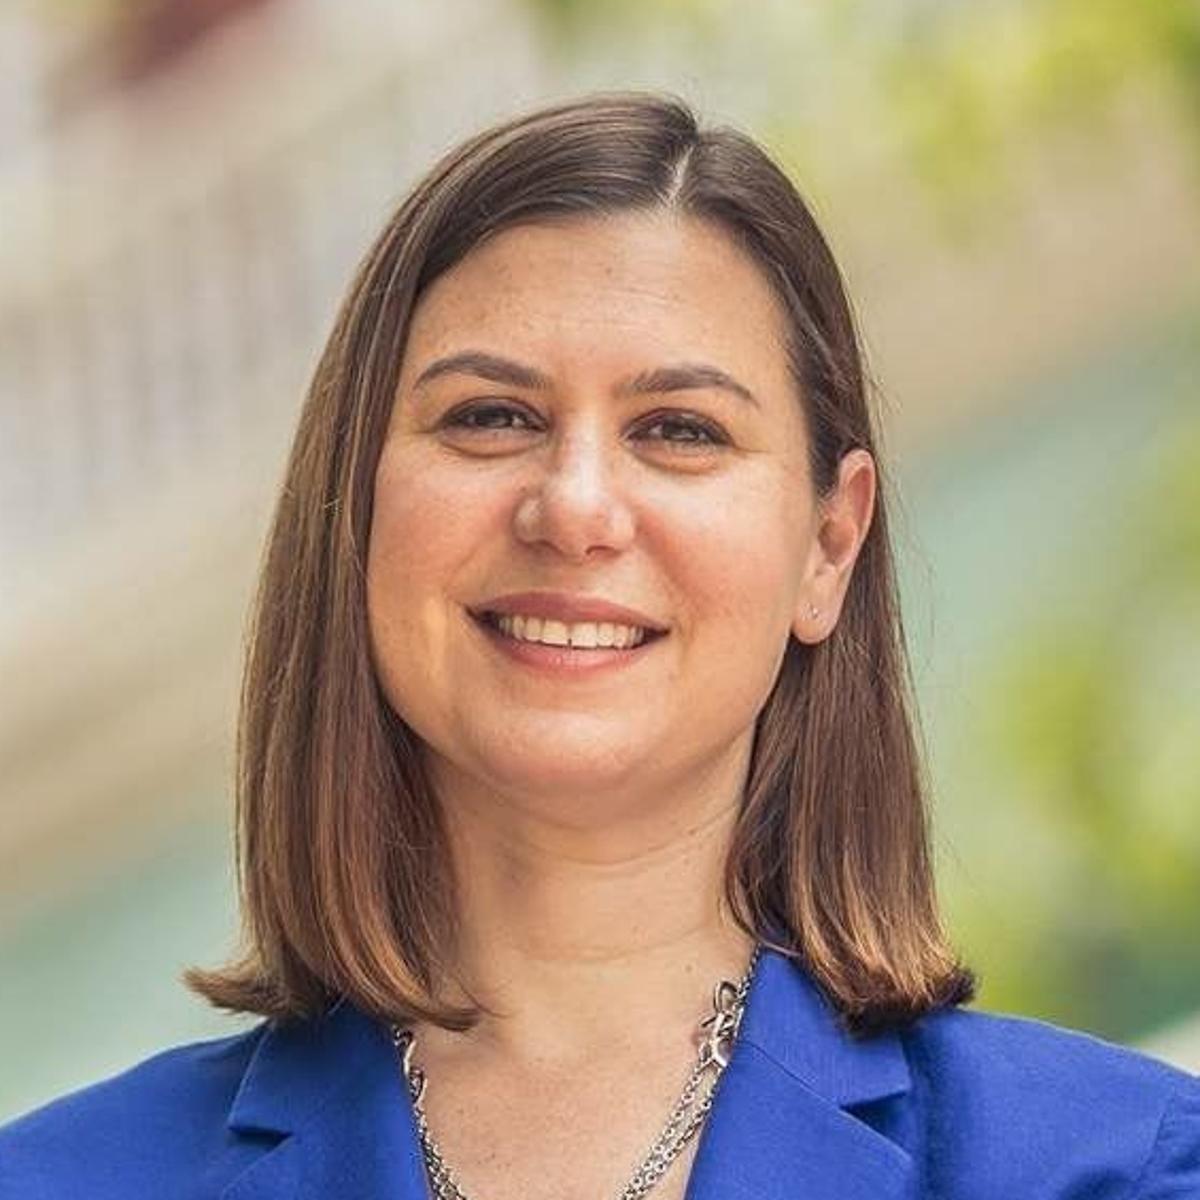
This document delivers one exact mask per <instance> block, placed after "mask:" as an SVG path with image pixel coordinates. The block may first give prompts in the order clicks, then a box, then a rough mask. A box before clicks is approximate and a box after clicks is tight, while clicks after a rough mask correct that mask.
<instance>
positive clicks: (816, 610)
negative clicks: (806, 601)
mask: <svg viewBox="0 0 1200 1200" xmlns="http://www.w3.org/2000/svg"><path fill="white" fill-rule="evenodd" d="M820 611H821V610H820V609H819V608H818V607H817V606H816V605H815V604H810V605H809V606H808V615H809V616H810V617H815V616H816V615H817V614H818V613H819V612H820Z"/></svg>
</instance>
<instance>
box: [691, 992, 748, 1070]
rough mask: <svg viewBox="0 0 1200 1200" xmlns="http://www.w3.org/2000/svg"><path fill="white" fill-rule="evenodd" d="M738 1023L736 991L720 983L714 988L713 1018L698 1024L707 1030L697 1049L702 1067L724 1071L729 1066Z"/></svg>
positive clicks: (738, 1007) (739, 1023)
mask: <svg viewBox="0 0 1200 1200" xmlns="http://www.w3.org/2000/svg"><path fill="white" fill-rule="evenodd" d="M741 1023H742V1005H741V1004H740V995H739V992H738V987H737V985H736V984H734V983H730V981H729V980H728V979H722V980H721V981H720V983H718V984H717V985H716V987H715V988H713V1013H712V1016H711V1017H706V1018H705V1019H704V1020H703V1021H702V1022H701V1025H702V1026H704V1027H705V1028H707V1029H708V1030H709V1033H708V1036H707V1037H706V1038H705V1040H704V1043H703V1045H702V1046H701V1047H700V1061H701V1063H702V1064H703V1065H704V1066H709V1065H710V1064H712V1063H716V1064H717V1066H718V1067H719V1068H720V1069H721V1070H724V1069H725V1068H726V1067H727V1066H728V1065H729V1058H730V1055H731V1054H732V1053H733V1043H734V1041H735V1040H736V1039H737V1032H738V1028H739V1026H740V1025H741Z"/></svg>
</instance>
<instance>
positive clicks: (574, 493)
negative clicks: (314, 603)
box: [367, 214, 823, 823]
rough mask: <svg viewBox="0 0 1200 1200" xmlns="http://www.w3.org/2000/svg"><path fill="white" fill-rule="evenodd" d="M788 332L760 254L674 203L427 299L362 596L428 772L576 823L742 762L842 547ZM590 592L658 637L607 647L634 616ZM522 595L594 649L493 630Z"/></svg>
mask: <svg viewBox="0 0 1200 1200" xmlns="http://www.w3.org/2000/svg"><path fill="white" fill-rule="evenodd" d="M783 338H784V324H783V317H782V313H781V311H780V309H779V307H778V305H777V301H776V299H775V297H774V295H773V293H772V292H771V290H770V288H769V286H768V285H767V283H766V282H765V280H764V278H763V277H762V275H761V274H760V272H759V269H758V268H757V266H756V265H755V264H754V263H753V262H752V261H751V260H750V259H749V258H747V257H745V256H744V255H743V253H742V252H741V251H739V250H738V248H737V247H736V246H735V245H734V243H733V242H732V241H730V240H729V239H728V237H727V236H726V235H725V234H723V233H721V232H719V231H717V230H716V229H714V228H713V227H710V226H708V225H706V224H704V223H701V222H699V221H696V220H695V219H691V218H682V219H681V218H678V217H675V216H669V215H662V214H654V215H646V214H634V215H621V216H617V217H606V218H595V219H593V218H586V219H579V220H576V221H573V222H565V223H561V224H554V225H549V224H547V225H537V226H525V227H521V228H516V229H511V230H509V231H507V232H505V233H502V234H500V235H499V236H497V237H495V238H494V239H493V240H491V241H490V242H487V243H485V244H484V245H482V246H481V247H479V248H477V249H476V250H475V251H473V252H472V253H471V254H470V255H469V256H468V257H467V258H465V259H464V260H463V261H462V262H461V263H460V264H458V265H457V266H456V267H455V268H454V269H453V270H451V271H450V272H448V273H447V274H445V275H443V276H442V277H440V278H439V279H438V280H437V281H436V282H435V283H434V284H433V285H432V287H431V288H430V289H429V290H428V292H427V293H426V294H425V295H424V296H423V297H422V300H421V302H420V304H419V305H418V307H417V309H416V312H415V313H414V317H413V322H412V326H411V331H410V335H409V338H408V343H407V348H406V352H405V358H404V364H403V369H402V374H401V379H400V384H399V388H398V392H397V398H396V403H395V408H394V411H393V414H392V418H391V425H390V429H389V432H388V435H387V439H386V443H385V445H384V447H383V451H382V457H381V459H380V462H379V468H378V472H377V474H376V477H375V498H374V513H373V520H372V527H371V536H370V549H369V556H368V564H367V596H368V615H369V622H370V630H371V636H372V644H373V653H374V656H375V661H376V666H377V670H378V672H379V675H380V678H381V681H382V684H383V687H384V690H385V692H386V694H387V696H388V698H389V700H390V702H391V704H392V705H393V707H394V708H395V709H396V711H397V712H398V713H399V715H400V716H401V717H402V718H403V719H404V720H405V721H406V722H407V723H408V725H409V726H410V727H411V728H412V729H413V730H414V731H415V732H416V733H417V734H418V735H419V736H420V737H421V738H422V739H423V741H424V743H425V745H426V748H427V751H428V753H429V754H430V755H431V756H432V766H433V768H434V771H435V777H437V778H440V779H442V780H443V781H445V780H458V781H459V782H460V783H462V784H463V785H465V786H476V787H481V788H483V789H485V790H486V791H487V792H488V793H491V794H501V795H504V796H508V797H519V798H523V799H524V800H528V801H529V802H531V803H534V804H537V805H540V806H542V807H543V808H545V807H546V806H549V808H550V809H551V812H552V815H554V816H556V817H557V818H558V819H560V820H563V821H566V822H568V823H576V822H580V823H582V822H589V821H592V820H594V819H596V817H597V813H598V812H599V813H600V816H601V817H602V816H603V811H601V810H598V809H597V807H596V803H597V799H598V798H602V804H617V805H619V804H620V803H622V802H623V801H627V802H628V803H630V804H633V803H643V802H644V801H645V798H646V797H648V796H656V795H660V794H661V795H665V794H668V792H669V791H670V790H671V789H674V790H675V792H676V793H678V791H679V789H680V787H681V786H682V787H685V788H686V786H687V785H688V782H689V781H690V780H699V779H703V778H712V776H713V773H714V772H716V773H718V774H719V773H720V771H721V769H722V766H723V765H724V764H729V763H733V762H741V763H743V764H744V763H745V762H746V761H747V760H748V758H747V756H748V749H749V746H750V744H751V739H752V736H753V727H754V722H755V718H756V716H757V714H758V713H759V711H760V709H761V708H762V706H763V704H764V702H765V701H766V698H767V696H768V694H769V692H770V690H771V687H772V684H773V682H774V680H775V678H776V675H777V673H778V670H779V667H780V664H781V661H782V656H783V653H784V650H785V648H786V644H787V640H788V637H789V633H790V632H791V631H792V630H793V628H794V629H795V630H796V631H797V633H798V634H800V633H802V632H803V631H804V630H805V629H808V630H810V631H811V628H812V623H811V621H810V620H809V619H808V613H807V609H808V603H809V601H810V599H816V600H818V601H819V600H821V599H822V598H823V597H821V596H816V595H808V594H806V592H809V591H812V589H811V588H809V586H808V585H809V584H810V583H811V582H814V581H815V580H816V578H817V576H818V575H819V574H820V570H821V568H820V564H821V562H822V561H823V554H822V551H821V549H820V546H819V544H818V538H817V537H816V531H817V522H816V515H817V514H816V509H815V498H814V496H813V491H812V486H811V482H810V478H809V474H808V468H807V463H806V441H805V431H804V424H803V417H802V413H801V409H800V405H799V402H798V399H797V395H796V392H795V389H794V385H793V382H792V379H791V377H790V374H789V372H788V369H787V364H786V358H785V353H784V349H783ZM520 593H539V595H537V596H534V597H532V598H530V597H528V596H525V597H524V598H521V597H520V596H519V595H518V594H520ZM514 596H516V597H517V598H516V599H515V600H506V599H505V598H511V597H514ZM572 600H574V601H577V602H579V603H580V604H582V603H583V602H584V601H588V600H600V601H606V602H609V603H611V604H614V605H620V606H623V607H624V608H627V609H631V610H634V612H635V614H637V615H636V618H635V619H633V623H634V624H637V625H644V626H649V627H653V629H655V630H658V631H661V632H660V633H659V635H658V636H652V637H650V638H648V639H647V640H646V641H645V642H643V643H641V644H640V645H637V646H635V647H633V648H607V649H605V648H601V647H594V646H592V645H591V643H593V642H594V641H597V640H599V641H601V642H603V641H609V640H615V641H617V642H619V641H620V640H621V638H622V636H623V635H622V633H621V631H620V630H619V629H617V628H614V629H612V630H611V631H609V630H606V629H605V625H606V624H608V625H612V624H616V625H620V624H621V622H611V621H609V622H605V621H602V620H599V618H601V617H603V616H604V615H605V614H603V613H600V612H587V611H584V610H581V609H578V608H577V609H576V610H574V611H573V610H572V609H571V608H570V607H569V603H570V602H571V601H572ZM564 604H566V605H568V606H567V607H564ZM506 607H507V608H509V609H511V610H513V612H515V613H519V614H523V615H525V616H529V617H537V618H540V623H531V622H522V629H523V632H524V636H525V637H528V636H530V634H531V633H532V634H533V635H534V636H536V637H539V638H544V639H547V638H548V639H549V640H550V641H551V642H554V641H557V642H562V641H563V640H567V641H569V642H571V643H580V644H578V645H574V644H571V645H568V646H566V647H563V646H561V645H559V646H555V645H542V644H534V643H530V642H519V641H515V640H513V639H512V638H511V637H510V636H509V634H510V633H511V632H513V631H512V629H511V627H510V628H509V629H508V631H507V632H505V631H504V630H501V629H497V628H495V627H494V624H495V618H494V617H483V619H482V620H481V614H483V613H484V611H485V610H489V611H495V610H498V609H501V608H506ZM588 617H590V618H592V619H591V620H585V619H584V618H588ZM808 640H817V639H816V638H815V637H812V638H809V639H808ZM605 811H607V810H605Z"/></svg>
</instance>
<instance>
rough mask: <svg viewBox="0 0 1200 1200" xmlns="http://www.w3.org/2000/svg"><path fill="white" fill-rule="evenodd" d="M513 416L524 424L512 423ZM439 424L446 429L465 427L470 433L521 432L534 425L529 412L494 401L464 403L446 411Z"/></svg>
mask: <svg viewBox="0 0 1200 1200" xmlns="http://www.w3.org/2000/svg"><path fill="white" fill-rule="evenodd" d="M513 418H516V419H517V420H518V421H523V422H525V425H524V426H521V425H514V424H512V423H511V421H512V419H513ZM441 424H442V426H443V427H444V428H447V429H465V430H467V431H468V432H471V433H510V432H522V431H523V430H524V429H530V428H533V427H534V426H533V425H532V424H531V423H530V414H529V413H527V412H525V411H524V410H523V409H520V408H517V407H515V406H514V405H511V404H500V403H497V402H496V401H480V402H474V403H471V404H465V405H463V406H462V407H460V408H456V409H454V410H453V411H451V412H449V413H447V414H446V416H445V417H444V418H443V419H442V422H441Z"/></svg>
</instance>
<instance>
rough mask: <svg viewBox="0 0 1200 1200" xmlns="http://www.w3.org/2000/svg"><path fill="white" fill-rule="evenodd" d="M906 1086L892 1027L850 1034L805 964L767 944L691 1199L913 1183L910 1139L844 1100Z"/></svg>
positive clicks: (863, 1193)
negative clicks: (884, 1129)
mask: <svg viewBox="0 0 1200 1200" xmlns="http://www.w3.org/2000/svg"><path fill="white" fill-rule="evenodd" d="M910 1086H911V1081H910V1076H909V1072H908V1064H907V1061H906V1059H905V1056H904V1051H903V1048H902V1046H901V1045H900V1042H899V1039H898V1038H897V1037H896V1035H894V1034H884V1035H879V1036H876V1037H874V1038H871V1039H868V1040H862V1041H857V1040H854V1039H851V1038H850V1037H849V1036H848V1035H847V1034H845V1033H844V1032H843V1031H842V1030H841V1028H840V1027H839V1026H838V1024H837V1022H836V1020H835V1018H834V1014H833V1012H832V1009H831V1008H830V1007H829V1005H828V1003H827V1002H826V1001H825V1000H824V998H823V997H822V996H821V994H820V992H819V990H818V989H817V988H816V986H815V985H814V984H813V983H812V981H811V980H810V978H809V977H808V975H807V974H806V973H805V972H804V971H803V970H802V969H801V968H800V967H799V966H797V965H795V964H794V963H793V962H792V961H790V960H789V959H787V958H786V957H784V956H782V955H779V954H776V953H775V952H773V951H764V952H763V956H762V958H761V960H760V962H759V965H758V969H757V971H756V972H755V977H754V980H753V982H752V984H751V988H750V994H749V997H748V999H747V1004H746V1011H745V1015H744V1017H743V1018H742V1026H741V1031H740V1033H739V1036H738V1039H737V1042H736V1043H735V1045H734V1051H733V1055H732V1057H731V1059H730V1062H729V1066H728V1067H727V1068H726V1069H725V1072H724V1074H723V1075H722V1077H721V1082H720V1084H719V1085H718V1089H717V1092H716V1094H715V1096H714V1098H713V1107H712V1110H711V1112H710V1113H709V1116H708V1120H707V1122H706V1124H705V1127H704V1131H703V1133H702V1134H701V1140H700V1145H699V1146H698V1148H697V1151H696V1159H695V1162H694V1164H693V1167H692V1173H691V1179H690V1182H689V1184H688V1189H687V1200H764V1198H766V1197H770V1198H771V1200H790V1198H792V1197H795V1198H796V1200H801V1198H802V1200H901V1198H902V1197H911V1196H913V1195H915V1172H914V1167H913V1162H912V1159H911V1157H910V1156H909V1154H908V1153H907V1151H906V1150H904V1149H903V1148H902V1147H901V1146H900V1145H899V1144H897V1143H896V1142H895V1141H893V1140H892V1139H891V1138H890V1137H887V1136H885V1135H884V1134H883V1133H881V1132H878V1131H877V1130H876V1129H875V1128H874V1127H873V1126H872V1125H871V1124H869V1123H867V1121H866V1120H865V1119H864V1117H863V1115H861V1114H860V1115H858V1116H856V1115H854V1113H853V1112H851V1111H849V1110H851V1109H853V1108H855V1107H858V1108H860V1109H861V1108H862V1107H863V1106H865V1105H873V1104H876V1103H877V1102H880V1101H883V1100H885V1099H887V1098H889V1097H891V1098H898V1097H900V1096H902V1095H903V1094H904V1093H906V1092H907V1091H908V1090H909V1088H910ZM875 1111H878V1110H875Z"/></svg>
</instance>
